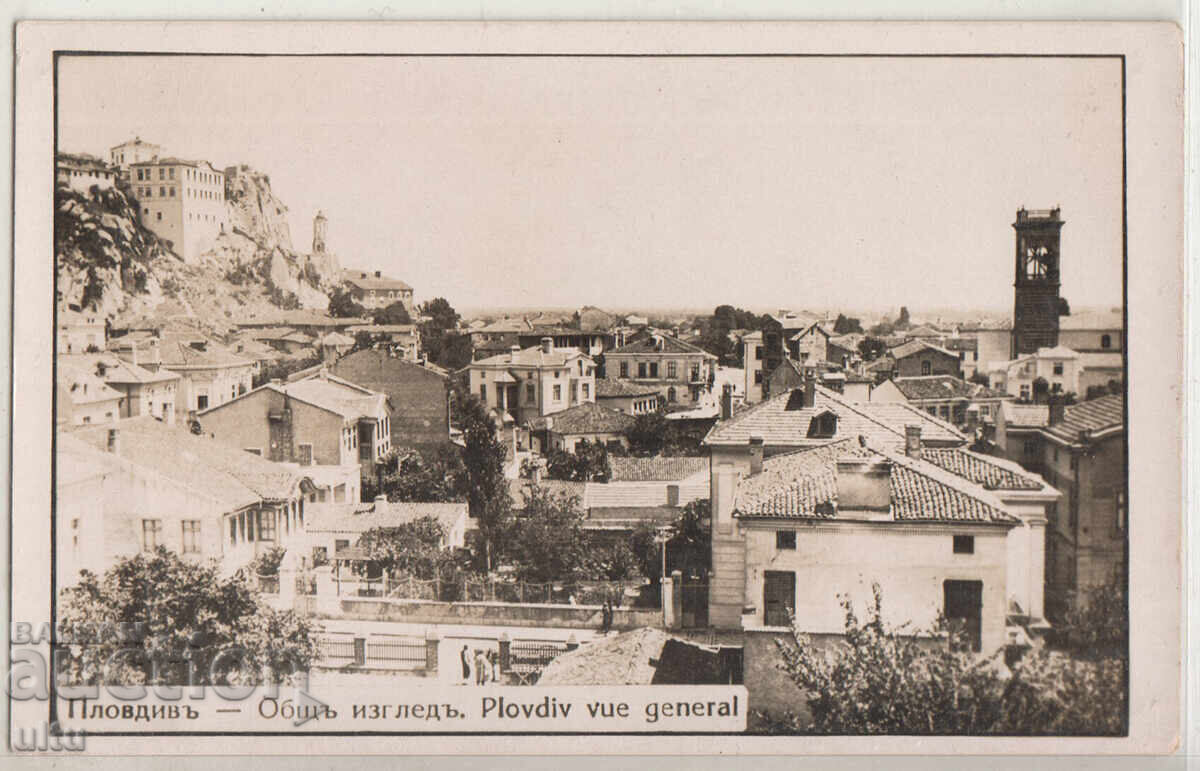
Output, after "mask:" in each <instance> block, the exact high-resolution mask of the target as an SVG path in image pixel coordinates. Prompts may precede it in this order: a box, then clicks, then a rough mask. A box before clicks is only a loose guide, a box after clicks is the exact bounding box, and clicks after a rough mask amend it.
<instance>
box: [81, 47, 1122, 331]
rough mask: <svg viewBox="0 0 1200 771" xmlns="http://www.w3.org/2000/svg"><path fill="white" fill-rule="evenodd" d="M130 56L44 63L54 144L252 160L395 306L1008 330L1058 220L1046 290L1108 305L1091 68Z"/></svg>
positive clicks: (1111, 275) (1106, 115)
mask: <svg viewBox="0 0 1200 771" xmlns="http://www.w3.org/2000/svg"><path fill="white" fill-rule="evenodd" d="M147 58H151V59H153V57H102V56H89V57H86V58H82V59H81V58H78V57H72V56H70V55H66V56H63V57H62V58H61V59H60V65H59V95H58V105H59V124H58V137H59V149H60V150H61V151H64V152H88V153H91V154H95V155H99V156H100V157H105V158H106V157H107V153H108V149H109V148H110V147H112V146H114V145H117V144H119V143H121V142H123V141H127V140H129V139H132V138H133V137H134V136H135V135H138V136H140V137H141V138H142V139H143V140H145V141H148V142H153V143H156V144H160V145H162V146H163V148H164V152H165V153H167V154H169V155H177V156H182V157H197V158H204V159H206V160H209V161H210V162H212V163H213V165H214V166H217V167H218V168H225V167H227V166H232V165H236V164H243V163H244V164H247V165H249V166H251V167H253V168H255V169H257V170H259V171H261V172H263V173H265V174H267V175H269V177H270V179H271V182H272V189H273V192H274V193H275V195H276V196H277V197H278V198H279V199H280V200H281V201H282V202H283V203H284V204H285V205H286V206H288V207H289V211H288V214H287V216H288V224H289V230H290V232H291V236H292V242H293V246H294V247H295V248H296V250H297V251H298V252H302V253H306V252H308V251H309V243H310V241H311V221H312V217H313V215H314V214H315V213H316V211H317V210H318V209H320V210H323V211H324V212H325V215H326V217H327V218H328V223H329V225H328V243H329V250H330V251H331V252H332V253H334V254H336V255H337V256H338V258H339V260H340V261H341V262H342V263H343V264H344V265H347V266H351V267H358V268H364V269H370V270H380V271H382V272H384V273H386V274H390V275H392V276H395V277H396V278H401V279H403V280H404V281H406V282H408V283H409V284H411V285H412V286H413V287H414V290H415V295H416V300H417V301H418V302H422V301H425V300H428V299H431V298H433V297H438V296H442V297H445V298H447V299H448V300H449V301H450V303H451V305H454V306H455V307H456V308H458V307H460V306H461V307H463V308H505V307H531V306H532V307H549V306H559V307H564V308H566V307H570V308H578V307H579V306H581V305H584V304H592V305H596V306H598V307H602V308H604V307H606V306H611V307H616V308H625V307H631V308H644V307H680V308H685V309H692V308H713V307H715V306H716V305H719V304H724V303H727V304H731V305H735V306H739V307H744V308H776V309H777V308H783V307H790V308H793V309H803V308H806V307H826V308H836V307H856V308H862V309H863V312H866V313H872V314H876V315H878V314H885V313H888V312H889V309H892V310H894V309H898V308H899V307H900V306H901V305H907V306H908V307H909V309H910V311H913V309H914V308H917V307H920V305H921V303H922V301H927V300H929V299H930V298H936V301H937V304H938V305H941V306H948V305H949V306H952V307H961V308H962V309H963V310H964V311H966V310H971V309H979V310H983V311H985V312H986V313H1003V312H1005V309H1006V308H1008V311H1007V312H1011V307H1010V306H1011V303H1012V291H1013V289H1012V275H1013V260H1014V256H1013V251H1014V247H1013V242H1014V237H1013V229H1012V227H1011V226H1010V223H1011V222H1012V220H1013V217H1014V214H1015V212H1016V210H1017V209H1018V208H1021V207H1029V208H1044V207H1052V206H1061V207H1062V216H1063V218H1064V220H1065V221H1066V225H1065V227H1064V229H1063V236H1062V239H1063V245H1062V280H1063V286H1062V295H1063V296H1064V297H1065V298H1067V300H1068V302H1070V303H1071V305H1072V307H1075V306H1077V305H1078V306H1079V307H1083V306H1094V307H1111V306H1114V305H1119V304H1120V303H1121V297H1122V278H1123V277H1122V233H1121V207H1122V199H1121V194H1122V189H1121V183H1122V177H1121V149H1122V146H1121V141H1122V126H1121V112H1120V70H1119V65H1118V64H1116V63H1114V62H1110V61H1108V60H1076V59H1054V58H1048V59H1028V60H1026V59H1018V60H1004V61H1003V62H996V61H994V60H989V59H956V60H941V59H929V60H905V61H904V62H903V63H902V64H901V63H899V62H896V61H890V60H888V61H884V60H875V59H857V58H848V59H834V60H826V59H820V58H815V59H775V58H765V59H753V60H737V61H736V62H725V61H722V60H720V58H719V57H717V58H714V59H696V60H692V59H689V60H676V59H639V60H623V59H607V58H599V59H573V58H564V59H554V60H540V59H525V58H521V57H515V58H506V59H489V58H482V59H468V60H463V59H458V58H454V57H447V58H439V59H425V58H422V57H413V58H404V59H374V58H371V57H347V58H343V59H337V60H329V59H321V58H307V57H291V58H288V59H286V60H280V59H276V58H273V57H259V58H245V57H220V58H205V57H202V56H178V57H164V58H162V59H157V60H155V61H153V65H154V66H147V64H148V62H147V61H146V59H147ZM185 83H186V84H187V85H188V88H186V89H185V88H181V85H182V84H185ZM981 84H983V86H984V87H981ZM614 95H617V96H619V98H613V97H614ZM1031 107H1035V108H1036V109H1030V108H1031ZM951 298H962V299H963V301H962V303H961V305H960V304H959V303H957V302H952V301H951ZM867 309H869V310H867ZM913 312H914V313H915V311H913ZM954 312H958V311H954Z"/></svg>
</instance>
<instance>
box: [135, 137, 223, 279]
mask: <svg viewBox="0 0 1200 771" xmlns="http://www.w3.org/2000/svg"><path fill="white" fill-rule="evenodd" d="M129 184H130V187H131V189H132V191H133V197H134V198H135V199H136V200H137V204H138V210H139V216H140V218H141V223H142V226H143V227H145V228H147V229H149V230H151V231H153V232H154V234H155V235H157V236H158V237H159V238H162V239H164V240H166V241H170V242H171V248H172V250H173V251H174V252H175V253H176V254H178V255H179V256H180V257H182V258H183V259H184V260H185V261H187V262H195V260H196V258H198V257H199V256H200V255H201V254H203V253H204V252H206V251H208V249H210V248H211V247H212V245H213V242H214V241H215V240H216V237H217V236H218V235H220V234H221V233H223V232H225V231H226V230H227V228H228V226H229V220H228V214H227V213H226V209H225V174H224V173H223V172H220V171H217V170H216V169H214V168H213V167H212V166H211V165H209V164H208V163H207V162H206V161H182V160H179V159H176V158H166V159H161V160H153V161H145V162H142V163H137V164H134V165H133V166H132V167H131V169H130V179H129Z"/></svg>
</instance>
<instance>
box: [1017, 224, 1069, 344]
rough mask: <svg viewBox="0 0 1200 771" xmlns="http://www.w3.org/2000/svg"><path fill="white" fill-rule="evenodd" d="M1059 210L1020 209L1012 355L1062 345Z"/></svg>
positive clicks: (1060, 225) (1060, 226)
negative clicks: (1059, 308)
mask: <svg viewBox="0 0 1200 771" xmlns="http://www.w3.org/2000/svg"><path fill="white" fill-rule="evenodd" d="M1062 226H1063V221H1062V218H1061V217H1059V209H1057V208H1055V209H1018V210H1017V220H1016V222H1014V223H1013V229H1014V230H1016V231H1017V259H1016V268H1017V276H1016V282H1015V283H1014V284H1013V286H1014V287H1015V288H1016V291H1015V302H1014V304H1013V326H1012V351H1011V353H1012V358H1014V359H1015V358H1016V357H1018V356H1023V355H1025V354H1027V353H1036V352H1037V349H1039V348H1053V347H1054V346H1056V345H1058V307H1059V296H1058V292H1059V272H1058V264H1059V240H1060V236H1061V232H1062Z"/></svg>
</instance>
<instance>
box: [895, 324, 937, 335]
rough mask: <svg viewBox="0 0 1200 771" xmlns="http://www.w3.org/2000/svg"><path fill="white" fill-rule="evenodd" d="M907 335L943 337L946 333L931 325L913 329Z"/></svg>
mask: <svg viewBox="0 0 1200 771" xmlns="http://www.w3.org/2000/svg"><path fill="white" fill-rule="evenodd" d="M905 334H906V335H908V336H909V337H941V336H942V335H943V334H945V333H944V332H942V331H941V330H939V329H936V328H934V327H932V326H930V325H929V324H922V325H921V326H919V327H912V328H911V329H909V330H907V331H906V332H905Z"/></svg>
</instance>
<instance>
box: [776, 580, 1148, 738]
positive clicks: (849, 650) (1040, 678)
mask: <svg viewBox="0 0 1200 771" xmlns="http://www.w3.org/2000/svg"><path fill="white" fill-rule="evenodd" d="M842 608H843V610H844V611H845V638H844V643H843V644H842V645H840V646H837V647H836V648H832V649H830V648H828V647H824V646H822V647H817V646H815V645H814V644H813V643H812V641H810V640H809V639H808V637H807V635H805V634H804V633H803V632H801V631H800V630H799V628H798V626H797V624H796V622H795V620H793V624H792V635H791V637H792V641H791V644H789V643H787V642H785V641H784V640H779V641H777V643H778V645H779V649H780V651H781V653H782V655H783V659H784V664H783V668H784V670H785V671H786V672H787V675H788V677H789V678H790V679H791V680H792V681H793V682H794V683H795V684H796V685H797V686H798V687H799V688H800V689H801V691H802V692H803V693H804V694H805V700H806V702H807V707H808V712H809V713H810V715H811V718H810V719H807V720H805V719H801V718H800V717H799V716H798V714H799V711H793V712H791V713H789V714H786V715H776V716H769V717H768V721H769V726H770V729H769V730H772V731H776V732H787V733H794V732H805V733H817V734H851V735H856V734H907V735H932V734H965V735H972V734H976V735H977V734H1021V735H1030V734H1039V735H1119V734H1120V733H1122V731H1123V728H1124V724H1123V715H1124V712H1125V709H1124V704H1125V690H1124V683H1123V679H1124V677H1125V673H1126V669H1127V659H1126V657H1124V656H1113V657H1107V658H1100V659H1097V660H1095V661H1088V660H1083V659H1081V658H1078V657H1075V656H1072V655H1070V654H1069V653H1067V652H1064V651H1058V650H1050V649H1048V648H1046V647H1043V648H1040V649H1034V650H1030V651H1028V652H1026V653H1025V655H1024V656H1023V657H1022V658H1021V659H1020V660H1018V661H1016V662H1014V663H1013V664H1012V666H1011V673H1010V674H1009V676H1008V677H1005V676H1003V675H1002V674H1001V672H1002V667H1001V662H1000V656H1001V653H1000V652H997V653H995V654H993V655H990V656H985V657H979V656H978V655H976V654H974V653H972V652H970V650H969V646H966V645H963V644H962V643H963V642H964V641H963V639H962V637H961V636H960V635H961V631H955V630H950V629H949V628H948V627H947V626H946V625H945V623H944V622H943V623H941V624H939V625H938V628H937V629H935V630H930V631H931V632H937V631H942V632H946V633H948V634H949V638H948V643H949V644H944V645H936V646H930V645H928V644H922V643H921V642H920V641H919V640H918V638H917V637H916V636H914V630H911V629H908V628H906V627H892V626H889V625H887V624H885V623H884V621H883V598H882V593H881V592H880V590H879V586H878V585H876V586H875V587H874V603H873V606H872V607H871V608H870V609H869V610H868V615H867V618H866V619H865V620H860V619H859V617H858V615H857V613H856V612H855V610H854V608H853V606H852V604H851V603H850V601H849V600H848V599H845V598H843V599H842Z"/></svg>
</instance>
